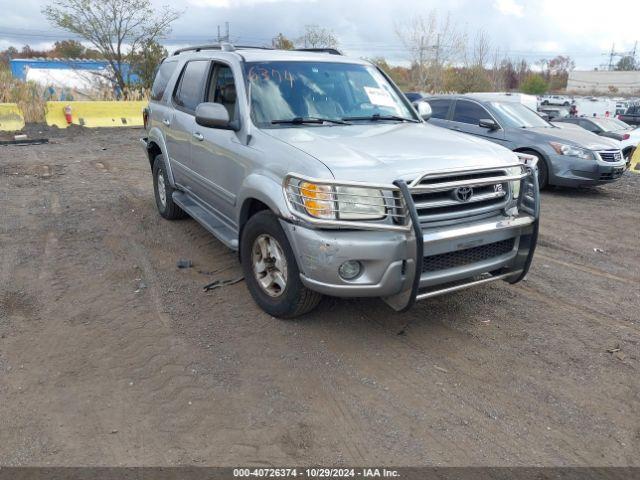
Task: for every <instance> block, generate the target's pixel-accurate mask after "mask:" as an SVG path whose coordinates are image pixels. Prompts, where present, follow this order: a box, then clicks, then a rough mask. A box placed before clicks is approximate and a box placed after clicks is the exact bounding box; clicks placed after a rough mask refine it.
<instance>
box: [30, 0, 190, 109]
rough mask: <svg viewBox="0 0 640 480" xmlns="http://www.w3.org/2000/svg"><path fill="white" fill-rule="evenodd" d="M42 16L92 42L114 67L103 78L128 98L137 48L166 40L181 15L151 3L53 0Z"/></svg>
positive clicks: (122, 0)
mask: <svg viewBox="0 0 640 480" xmlns="http://www.w3.org/2000/svg"><path fill="white" fill-rule="evenodd" d="M42 13H43V14H44V16H45V17H46V18H47V20H49V22H50V23H51V24H52V25H54V26H56V27H58V28H61V29H63V30H66V31H68V32H71V33H74V34H76V35H79V36H80V37H82V38H84V39H85V40H87V41H88V42H90V43H91V44H92V45H93V46H94V47H95V48H96V50H98V52H99V53H100V55H101V56H102V57H103V58H104V59H105V60H106V61H107V62H108V63H109V66H110V67H111V68H110V71H109V73H105V74H104V76H105V77H107V78H108V80H109V81H111V82H112V83H113V84H114V86H117V87H118V89H119V90H120V91H121V92H123V94H124V95H125V96H126V95H127V90H128V86H129V84H130V68H129V65H130V64H131V60H132V59H133V57H134V55H135V54H136V52H137V51H138V49H139V48H142V47H143V45H148V44H149V43H150V42H156V41H157V40H159V39H161V38H163V37H165V36H166V35H167V34H168V33H169V32H170V31H171V23H172V22H173V21H174V20H176V19H177V18H178V17H179V16H180V15H181V12H178V11H176V10H172V9H170V8H168V7H162V8H159V9H158V8H156V7H154V6H153V5H152V4H151V0H54V1H53V2H52V3H51V4H49V5H47V6H46V7H44V8H43V10H42Z"/></svg>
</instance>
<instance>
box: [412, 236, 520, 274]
mask: <svg viewBox="0 0 640 480" xmlns="http://www.w3.org/2000/svg"><path fill="white" fill-rule="evenodd" d="M514 242H515V239H513V238H509V239H507V240H502V241H500V242H495V243H488V244H486V245H480V246H478V247H472V248H466V249H464V250H458V251H457V252H447V253H441V254H439V255H430V256H428V257H424V260H423V262H422V273H427V272H437V271H439V270H447V269H449V268H455V267H461V266H463V265H470V264H472V263H478V262H482V261H484V260H490V259H492V258H495V257H499V256H501V255H505V254H507V253H509V252H511V251H512V250H513V246H514Z"/></svg>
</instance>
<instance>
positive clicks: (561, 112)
mask: <svg viewBox="0 0 640 480" xmlns="http://www.w3.org/2000/svg"><path fill="white" fill-rule="evenodd" d="M538 112H539V113H543V114H545V115H546V116H547V118H548V120H549V121H553V120H555V119H557V118H565V117H568V116H569V109H568V108H566V107H540V108H538Z"/></svg>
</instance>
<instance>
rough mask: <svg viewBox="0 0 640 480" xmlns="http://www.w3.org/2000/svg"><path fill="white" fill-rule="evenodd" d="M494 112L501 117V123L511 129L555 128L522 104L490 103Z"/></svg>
mask: <svg viewBox="0 0 640 480" xmlns="http://www.w3.org/2000/svg"><path fill="white" fill-rule="evenodd" d="M490 105H491V106H492V107H493V111H494V112H495V114H496V115H497V116H498V117H499V120H500V123H502V124H503V125H504V126H506V127H511V128H529V127H549V128H553V125H551V124H550V123H549V122H547V121H546V120H544V119H543V118H542V117H540V115H538V114H537V113H536V112H534V111H533V110H531V109H530V108H529V107H525V106H524V105H522V104H521V103H513V102H490Z"/></svg>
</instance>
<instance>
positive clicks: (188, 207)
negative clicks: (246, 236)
mask: <svg viewBox="0 0 640 480" xmlns="http://www.w3.org/2000/svg"><path fill="white" fill-rule="evenodd" d="M173 201H174V202H175V203H176V204H177V205H178V206H179V207H180V208H181V209H182V210H184V211H185V212H187V213H188V214H189V216H190V217H191V218H193V219H194V220H195V221H196V222H198V223H199V224H200V225H202V226H203V227H204V228H206V229H207V230H208V231H209V232H211V233H212V234H213V235H214V236H215V237H216V238H217V239H218V240H220V241H221V242H222V243H224V244H225V245H226V246H227V247H229V248H230V249H232V250H238V234H237V233H236V232H235V231H234V230H233V229H232V228H231V227H229V226H228V225H227V224H226V223H224V222H223V221H222V220H220V218H219V217H218V216H217V215H215V214H214V213H212V212H211V211H210V210H207V209H205V208H204V207H203V206H202V205H200V203H198V202H197V201H196V200H194V199H193V198H192V197H190V196H189V195H188V194H186V193H184V192H179V191H177V190H176V191H174V192H173Z"/></svg>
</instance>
